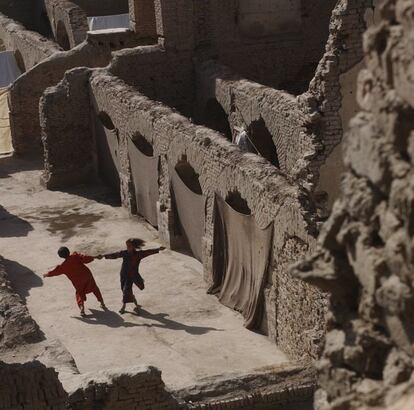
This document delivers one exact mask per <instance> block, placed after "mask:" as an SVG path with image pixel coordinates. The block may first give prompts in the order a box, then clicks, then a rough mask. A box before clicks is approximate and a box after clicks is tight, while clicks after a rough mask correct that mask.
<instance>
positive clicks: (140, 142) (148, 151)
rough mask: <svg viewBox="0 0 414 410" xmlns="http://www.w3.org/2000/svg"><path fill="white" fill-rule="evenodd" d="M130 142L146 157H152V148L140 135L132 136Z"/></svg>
mask: <svg viewBox="0 0 414 410" xmlns="http://www.w3.org/2000/svg"><path fill="white" fill-rule="evenodd" d="M132 142H133V144H134V145H135V147H136V148H137V149H138V150H139V151H140V152H142V153H143V154H144V155H146V156H147V157H153V156H154V147H153V146H152V145H151V144H150V143H149V142H148V141H147V140H146V139H145V138H144V137H143V136H142V135H141V134H137V135H134V137H133V138H132Z"/></svg>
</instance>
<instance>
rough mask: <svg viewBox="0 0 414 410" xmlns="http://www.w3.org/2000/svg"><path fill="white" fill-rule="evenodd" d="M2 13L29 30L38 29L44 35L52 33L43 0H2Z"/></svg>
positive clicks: (0, 10) (0, 11)
mask: <svg viewBox="0 0 414 410" xmlns="http://www.w3.org/2000/svg"><path fill="white" fill-rule="evenodd" d="M0 13H3V14H4V15H6V16H7V17H9V18H10V19H13V20H15V21H16V22H19V23H21V24H22V25H23V26H25V27H27V29H29V30H33V31H37V32H39V33H41V34H42V35H44V36H48V35H49V34H50V27H49V24H48V21H47V17H46V16H45V13H44V6H43V0H0Z"/></svg>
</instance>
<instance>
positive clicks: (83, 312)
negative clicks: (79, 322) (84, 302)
mask: <svg viewBox="0 0 414 410" xmlns="http://www.w3.org/2000/svg"><path fill="white" fill-rule="evenodd" d="M80 315H81V316H82V317H85V316H86V313H85V309H84V308H82V309H81V311H80Z"/></svg>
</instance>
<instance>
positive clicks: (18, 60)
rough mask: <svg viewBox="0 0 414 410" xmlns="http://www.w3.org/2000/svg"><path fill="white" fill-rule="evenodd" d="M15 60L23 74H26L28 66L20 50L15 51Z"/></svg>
mask: <svg viewBox="0 0 414 410" xmlns="http://www.w3.org/2000/svg"><path fill="white" fill-rule="evenodd" d="M14 58H15V60H16V63H17V66H18V67H19V70H20V71H21V72H22V73H25V72H26V65H25V64H24V59H23V56H22V53H21V52H20V51H19V50H15V51H14Z"/></svg>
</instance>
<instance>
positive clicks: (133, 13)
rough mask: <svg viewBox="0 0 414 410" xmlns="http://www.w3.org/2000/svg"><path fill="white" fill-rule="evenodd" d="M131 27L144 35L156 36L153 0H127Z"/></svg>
mask: <svg viewBox="0 0 414 410" xmlns="http://www.w3.org/2000/svg"><path fill="white" fill-rule="evenodd" d="M129 20H130V24H131V29H132V30H134V31H135V32H136V33H139V34H140V35H142V36H145V37H156V36H157V28H156V21H155V5H154V0H129Z"/></svg>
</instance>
